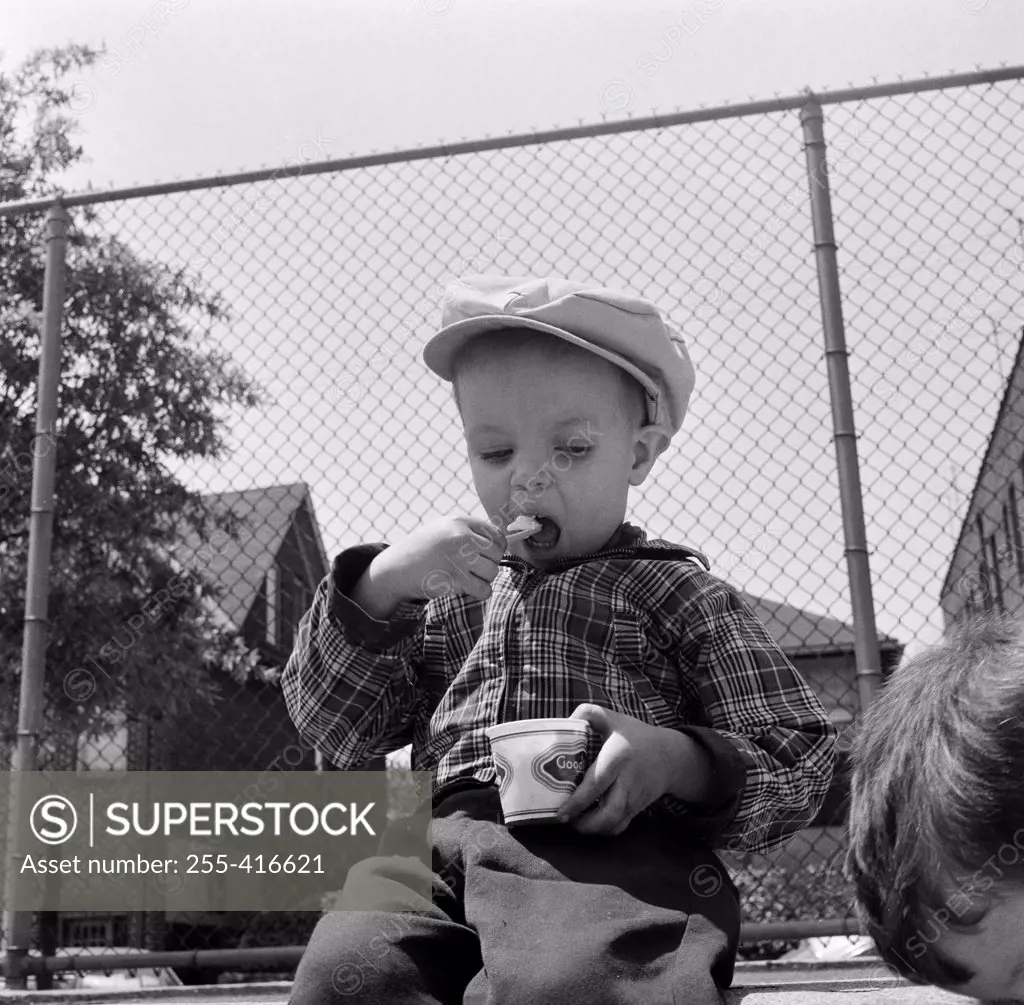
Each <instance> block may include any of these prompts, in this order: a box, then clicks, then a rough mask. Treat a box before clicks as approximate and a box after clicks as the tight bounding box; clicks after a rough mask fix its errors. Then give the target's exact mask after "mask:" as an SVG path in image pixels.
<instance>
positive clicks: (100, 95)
mask: <svg viewBox="0 0 1024 1005" xmlns="http://www.w3.org/2000/svg"><path fill="white" fill-rule="evenodd" d="M0 24H2V28H0V51H2V52H3V54H4V59H5V62H6V63H8V64H9V63H11V62H17V61H18V60H20V59H21V58H23V57H24V55H25V54H26V53H28V52H30V51H31V50H32V49H34V48H36V47H38V46H49V45H57V44H61V43H64V42H68V41H74V42H79V43H88V44H92V45H94V46H100V45H102V44H105V45H106V47H107V49H108V59H107V61H106V64H105V66H102V65H101V66H100V67H98V68H97V69H96V71H95V72H94V73H93V74H89V75H86V76H85V77H84V85H83V87H82V88H81V89H80V91H79V94H80V99H81V101H82V103H83V104H85V105H86V107H85V108H84V109H83V112H82V116H81V121H82V129H83V133H82V135H83V139H84V140H85V142H86V147H87V153H88V155H89V157H90V158H91V161H92V163H91V164H90V165H88V166H87V167H85V168H84V169H83V170H81V171H80V172H76V175H75V176H71V177H69V183H73V187H77V186H78V185H81V184H84V183H85V182H91V183H92V184H93V185H94V186H95V187H105V186H107V185H108V184H109V185H115V186H116V185H127V184H132V183H135V182H139V183H146V182H151V181H164V180H170V179H173V178H176V177H179V176H181V177H194V176H199V175H206V174H213V173H216V172H218V171H220V172H230V171H235V170H237V169H239V168H254V167H259V166H260V165H261V164H267V165H271V166H276V165H278V164H280V163H282V162H284V161H285V160H287V159H288V158H290V157H294V156H296V151H297V149H298V147H300V146H301V144H303V143H304V142H308V141H309V139H310V138H311V137H314V136H316V135H317V133H318V131H319V134H320V135H321V136H322V137H325V140H324V143H325V144H326V146H325V149H326V150H327V151H328V152H329V154H330V155H331V156H332V157H344V156H347V155H348V154H349V153H366V152H369V151H371V150H374V149H379V150H389V149H396V148H399V149H405V148H410V147H414V146H415V145H416V144H419V143H422V144H433V143H436V142H438V141H439V140H445V141H453V140H457V139H459V138H460V137H467V138H474V137H479V136H482V135H485V134H490V135H495V136H497V135H501V134H503V133H507V132H509V131H512V132H516V133H518V132H527V131H530V130H533V129H546V128H551V127H554V126H556V125H570V124H575V123H577V122H578V121H579V120H581V119H582V120H583V121H584V122H593V121H596V120H599V119H600V118H601V116H602V114H604V115H609V116H610V117H611V118H622V117H624V113H625V112H626V111H630V112H632V113H633V114H635V115H643V114H647V113H648V112H649V111H650V109H651V108H657V109H659V110H660V111H668V110H670V109H673V108H677V107H678V108H682V109H690V108H695V107H697V106H698V105H700V104H706V105H718V104H721V103H724V102H726V101H730V102H733V103H736V102H741V101H745V100H748V98H749V97H751V96H753V97H756V98H769V97H771V96H772V95H773V94H775V93H781V94H794V93H797V92H798V91H800V90H802V89H803V88H805V87H807V86H810V87H811V88H815V89H817V88H823V87H829V88H832V89H836V88H839V87H845V86H847V85H848V84H849V83H851V82H852V83H854V84H856V85H865V84H869V83H871V81H872V79H873V78H874V77H877V78H878V79H879V80H881V81H888V80H894V79H896V78H897V77H898V76H899V75H903V76H904V77H907V78H912V77H917V76H920V75H922V74H923V73H926V72H927V73H930V74H932V75H933V76H935V75H940V74H944V73H947V72H949V71H950V70H955V71H957V72H963V71H967V70H970V69H972V68H974V66H975V65H976V64H980V65H981V66H983V67H985V68H991V67H996V66H998V65H999V64H1000V63H1001V62H1003V61H1007V62H1009V63H1010V64H1016V63H1018V62H1020V61H1021V58H1022V55H1021V39H1022V38H1024V0H843V2H837V0H706V2H704V3H701V2H700V0H680V2H674V3H654V2H649V0H619V2H615V3H613V2H609V0H596V2H595V0H585V2H584V0H571V2H570V0H534V2H530V0H475V2H474V0H360V2H355V0H320V2H314V0H298V2H294V3H287V4H286V3H283V2H273V3H271V2H267V0H255V2H252V0H245V2H232V0H166V2H163V3H161V2H151V0H141V2H137V0H89V2H85V0H4V5H3V15H2V17H0ZM652 71H653V72H652ZM90 89H91V90H90Z"/></svg>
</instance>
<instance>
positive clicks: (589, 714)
mask: <svg viewBox="0 0 1024 1005" xmlns="http://www.w3.org/2000/svg"><path fill="white" fill-rule="evenodd" d="M571 718H573V719H583V720H585V721H586V722H588V723H590V727H591V729H593V730H594V732H595V733H597V735H598V736H599V737H601V738H602V739H603V741H604V742H603V744H602V745H601V749H600V750H599V751H598V754H597V757H596V758H594V762H593V764H591V765H590V767H589V768H588V769H587V773H586V774H585V775H584V776H583V781H581V782H580V784H579V786H577V788H576V791H575V792H574V793H573V794H572V795H571V796H570V797H569V798H568V800H566V802H565V803H564V804H563V806H562V809H561V810H560V811H559V819H560V820H562V821H564V822H569V821H571V822H572V824H573V826H574V827H575V828H576V830H578V831H581V832H582V833H584V834H621V833H622V832H623V831H624V830H625V829H626V828H627V827H628V826H629V824H630V821H631V820H632V819H633V817H635V816H636V815H637V814H638V813H641V812H642V811H643V810H645V809H647V807H648V806H650V805H651V803H653V802H654V801H655V800H657V799H660V798H661V797H662V796H664V795H668V794H671V795H676V796H679V797H680V798H684V799H690V800H693V801H699V800H700V799H701V798H702V797H703V796H704V795H705V794H706V793H705V789H706V784H707V781H708V778H709V776H710V768H711V765H710V762H709V758H708V755H707V754H706V753H705V752H704V751H703V750H702V749H701V747H700V746H698V745H697V744H696V743H694V741H693V740H691V739H690V737H688V736H686V734H685V733H679V732H677V731H676V730H674V729H664V728H663V727H661V726H652V725H650V724H649V723H646V722H643V721H642V720H640V719H634V718H633V717H632V716H631V715H624V714H623V713H621V712H613V711H611V710H610V709H607V708H601V707H600V706H599V705H590V704H586V705H580V706H579V707H578V708H577V709H576V710H575V711H574V712H573V713H572V716H571ZM598 800H600V801H598Z"/></svg>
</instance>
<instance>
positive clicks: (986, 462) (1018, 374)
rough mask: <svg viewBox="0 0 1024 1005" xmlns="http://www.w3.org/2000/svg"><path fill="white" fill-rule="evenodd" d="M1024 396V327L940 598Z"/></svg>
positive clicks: (948, 586)
mask: <svg viewBox="0 0 1024 1005" xmlns="http://www.w3.org/2000/svg"><path fill="white" fill-rule="evenodd" d="M1022 394H1024V327H1022V328H1021V338H1020V342H1019V343H1018V344H1017V354H1016V356H1014V358H1013V366H1011V367H1010V376H1009V377H1008V378H1007V379H1006V387H1005V388H1004V389H1003V397H1002V399H1001V400H1000V402H999V411H998V412H997V413H996V421H995V422H994V423H993V424H992V431H991V432H990V433H989V437H988V443H987V445H986V446H985V454H984V456H983V457H982V459H981V464H980V465H979V466H978V476H977V478H976V479H975V482H974V488H973V489H971V500H970V502H969V503H968V504H967V509H966V510H965V511H964V519H963V523H961V524H960V533H959V534H958V535H957V539H956V545H955V546H954V548H953V554H952V555H951V556H950V559H949V567H948V568H947V570H946V577H945V579H943V581H942V590H941V592H940V593H939V596H940V598H941V597H945V596H946V594H947V593H949V592H950V591H951V589H952V585H953V579H954V577H955V576H956V575H957V572H958V570H957V560H958V559H959V557H960V553H961V551H962V550H963V549H964V548H965V547H966V543H965V542H966V539H967V536H968V534H969V533H972V529H971V525H972V524H973V522H974V515H975V514H976V513H977V512H978V510H979V509H980V508H981V507H980V504H979V496H980V495H981V491H982V483H983V482H984V481H985V475H986V473H987V472H989V471H990V470H991V469H992V466H993V463H994V461H995V458H996V457H997V456H998V452H997V448H996V441H997V440H998V439H1000V433H1002V431H1003V430H1004V429H1005V428H1006V423H1007V419H1008V416H1009V415H1010V412H1011V410H1012V409H1014V408H1015V407H1017V405H1018V404H1019V402H1020V398H1021V395H1022Z"/></svg>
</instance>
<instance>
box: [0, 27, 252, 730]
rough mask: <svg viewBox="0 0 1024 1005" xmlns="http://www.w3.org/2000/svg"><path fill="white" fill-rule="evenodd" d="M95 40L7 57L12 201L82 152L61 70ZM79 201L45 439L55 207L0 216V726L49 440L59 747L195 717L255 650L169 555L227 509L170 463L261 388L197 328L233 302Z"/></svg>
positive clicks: (211, 434) (1, 162)
mask: <svg viewBox="0 0 1024 1005" xmlns="http://www.w3.org/2000/svg"><path fill="white" fill-rule="evenodd" d="M99 55H100V53H98V52H96V51H95V50H92V49H89V48H87V47H83V46H78V45H70V46H67V47H64V48H60V49H48V50H42V51H39V52H37V53H35V54H34V55H33V56H31V58H29V59H28V60H27V61H26V62H25V63H24V64H23V65H21V66H20V67H19V68H18V69H16V70H15V71H14V72H11V73H7V72H4V69H3V67H2V65H0V201H10V200H17V199H28V198H41V197H47V196H50V195H53V194H54V193H56V192H58V191H59V188H60V186H59V175H60V174H61V172H62V171H64V170H65V169H67V168H68V167H70V166H71V165H73V164H75V163H76V162H78V161H79V160H80V159H81V158H82V156H83V151H82V148H81V146H78V145H76V144H75V143H74V142H73V136H74V134H75V128H76V123H75V121H74V118H73V117H72V115H70V114H69V95H68V92H67V90H66V87H67V80H68V77H69V75H70V74H72V73H73V72H75V71H79V72H80V71H82V70H84V69H86V68H87V67H88V66H90V65H91V64H92V63H93V62H94V61H95V60H96V59H97V57H98V56H99ZM70 215H71V221H72V222H71V226H70V227H69V230H68V243H67V273H66V288H65V298H64V321H63V327H62V334H63V350H62V367H61V384H60V397H59V408H58V420H57V426H56V429H55V430H53V431H52V435H51V436H49V437H48V438H47V440H46V442H43V443H36V442H35V441H34V427H35V413H36V393H37V391H36V382H37V379H38V369H39V347H40V333H41V321H42V314H41V311H42V285H43V284H42V277H43V268H44V259H45V240H44V237H45V213H34V214H29V215H21V216H15V217H8V218H5V219H0V696H2V697H0V740H5V741H6V742H7V743H10V742H11V740H12V738H13V730H14V723H15V711H16V704H17V702H16V700H14V699H15V698H16V695H17V694H18V687H19V684H18V678H19V675H20V664H21V645H22V626H23V618H24V602H25V575H26V568H27V556H28V542H29V507H30V497H31V482H32V451H33V449H35V450H36V451H38V452H42V451H44V450H49V449H56V502H55V508H56V512H55V515H54V524H53V557H52V561H51V568H50V595H49V617H50V624H49V627H48V630H47V650H46V692H45V703H44V707H45V708H46V711H47V724H46V733H45V739H46V740H47V741H48V743H47V747H48V748H49V749H52V747H53V744H55V743H57V742H58V740H59V739H60V738H61V737H64V738H73V737H76V736H77V735H78V734H79V733H81V732H85V733H87V734H88V733H91V734H93V735H96V734H99V733H101V732H103V731H104V730H105V729H106V728H108V726H107V723H108V721H109V717H110V714H111V713H114V712H123V713H127V714H128V715H129V716H145V715H150V714H152V713H154V712H155V713H160V714H162V715H163V716H166V717H168V718H170V719H172V720H173V719H175V718H176V717H178V716H181V715H187V714H188V711H189V708H190V707H194V706H193V704H192V703H195V702H209V701H210V700H212V698H211V696H212V694H213V689H214V687H213V674H212V673H211V671H217V670H222V671H229V672H232V673H233V674H235V675H236V676H243V675H245V674H246V673H247V672H249V671H250V670H251V669H252V668H253V667H254V665H255V662H256V657H255V655H254V654H252V653H250V652H248V651H247V650H246V649H245V647H244V646H243V645H242V644H241V642H240V640H239V639H238V638H237V637H235V636H234V635H233V634H232V632H231V631H230V630H228V629H226V628H224V627H222V626H221V624H220V623H218V621H217V619H216V612H215V610H214V609H213V605H212V604H211V603H210V597H211V592H212V591H211V585H210V584H209V583H207V582H205V581H204V579H203V577H202V572H201V570H187V569H182V568H180V567H178V566H176V565H175V563H174V562H173V558H172V549H173V545H174V544H175V542H176V541H177V540H180V537H179V535H180V534H181V533H182V532H183V531H184V530H186V529H191V530H192V532H194V533H196V534H198V535H199V536H200V538H201V539H203V540H208V539H209V538H210V536H211V535H213V534H215V533H225V532H226V533H230V532H231V525H230V522H229V521H228V520H227V519H226V518H225V517H223V516H218V515H215V514H214V513H213V512H211V511H209V510H208V509H207V508H206V507H205V506H204V504H203V501H202V499H201V497H200V495H199V494H198V493H195V492H191V491H189V490H188V489H186V488H185V486H183V485H182V484H181V482H180V481H179V480H178V479H177V478H176V477H175V475H174V474H173V473H172V472H171V470H170V467H169V465H171V464H173V462H175V461H178V462H180V461H186V460H194V459H199V458H217V457H219V456H221V455H222V454H223V452H224V449H225V445H224V440H223V435H222V434H223V428H224V427H223V418H222V416H223V414H224V412H225V410H226V409H228V408H232V407H255V406H256V405H258V404H260V403H261V401H262V400H263V395H262V392H261V390H260V389H259V388H257V387H256V386H255V385H254V384H253V383H252V382H251V381H250V380H249V379H248V378H247V377H246V376H245V375H244V374H243V373H241V372H240V371H239V370H238V369H237V368H236V367H235V366H234V365H233V363H232V361H231V360H230V358H229V357H228V356H227V355H225V354H221V353H218V352H215V351H209V350H207V349H205V348H203V347H202V345H201V343H200V339H199V337H200V335H201V333H202V331H203V329H204V328H205V327H208V326H209V325H210V324H213V323H215V322H219V321H223V320H224V319H226V317H227V311H226V307H225V305H224V303H223V302H222V301H221V299H220V298H219V297H218V296H216V295H214V294H211V293H210V292H208V291H206V290H204V289H202V288H201V287H200V286H199V285H198V283H197V282H196V281H195V280H194V279H190V278H188V277H187V276H186V275H185V274H184V272H174V271H172V270H170V269H168V268H167V267H166V266H162V265H160V264H158V263H154V262H149V261H145V260H144V259H143V258H141V257H140V256H139V255H138V254H136V253H135V252H134V251H132V250H131V249H130V248H129V247H128V246H126V244H125V243H123V242H122V241H121V240H119V239H118V238H117V237H116V236H115V235H112V234H107V233H104V232H102V230H101V229H100V228H99V227H98V225H97V222H96V220H97V218H96V214H95V213H94V212H93V211H91V210H90V209H89V208H83V209H74V210H71V211H70ZM82 670H84V671H86V673H85V674H82V673H77V674H75V673H74V671H82ZM69 675H70V676H69ZM8 699H11V700H8Z"/></svg>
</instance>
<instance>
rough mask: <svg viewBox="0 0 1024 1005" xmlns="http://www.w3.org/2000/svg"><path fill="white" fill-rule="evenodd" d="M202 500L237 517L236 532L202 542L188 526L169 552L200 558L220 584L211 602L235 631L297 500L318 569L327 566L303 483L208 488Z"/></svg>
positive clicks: (281, 540)
mask: <svg viewBox="0 0 1024 1005" xmlns="http://www.w3.org/2000/svg"><path fill="white" fill-rule="evenodd" d="M203 499H204V501H205V502H206V503H207V505H209V506H210V508H211V509H213V510H215V511H218V510H219V511H220V512H225V513H226V512H230V513H231V514H232V515H233V516H235V517H236V518H237V519H238V520H240V521H241V522H242V526H240V527H239V529H238V533H237V537H227V536H224V535H221V536H218V537H217V538H216V540H215V542H214V543H212V544H206V545H204V544H203V542H202V541H201V540H200V538H199V536H198V535H197V534H196V533H195V532H194V531H189V532H187V533H185V534H184V535H182V538H181V541H180V542H179V544H178V546H177V547H176V548H175V557H176V558H177V559H178V560H179V561H181V562H182V563H183V564H184V565H191V564H193V563H194V562H201V563H202V566H203V571H204V572H206V573H207V575H208V576H209V577H210V579H212V580H213V581H214V582H215V583H216V584H217V586H218V587H219V588H220V591H221V596H220V597H219V598H218V599H217V606H218V607H219V608H220V610H221V611H222V612H223V614H224V615H225V616H226V617H227V618H228V619H229V620H230V622H231V623H232V624H233V625H234V626H235V627H236V628H237V629H238V630H239V631H241V629H242V625H243V624H244V622H245V619H246V616H247V615H248V614H249V611H250V610H251V609H252V605H253V602H254V601H255V599H256V597H257V595H258V594H259V592H260V590H261V588H262V586H263V580H264V577H265V576H266V574H267V570H268V569H269V568H270V567H271V566H272V565H273V564H274V560H275V559H276V558H277V554H278V552H279V551H280V550H281V545H282V544H283V543H284V539H285V536H286V535H287V533H288V530H289V528H290V527H291V525H292V521H293V520H294V519H295V516H296V515H297V514H298V512H299V510H300V509H301V508H302V507H303V505H305V507H306V509H307V512H308V514H309V518H310V522H311V523H312V525H313V531H314V535H315V540H314V541H313V542H311V543H312V544H314V545H315V547H316V551H317V554H318V556H319V558H320V564H321V569H322V570H323V573H324V574H326V571H327V569H328V568H329V567H330V566H329V563H328V561H327V553H326V551H325V550H324V544H323V540H322V539H321V537H320V527H319V525H318V524H317V520H316V515H315V514H314V512H313V501H312V499H311V498H310V495H309V489H308V488H307V486H306V484H305V483H304V482H295V483H294V484H292V485H270V486H267V487H266V488H256V489H247V490H246V491H244V492H214V493H210V494H208V495H205V496H203Z"/></svg>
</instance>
